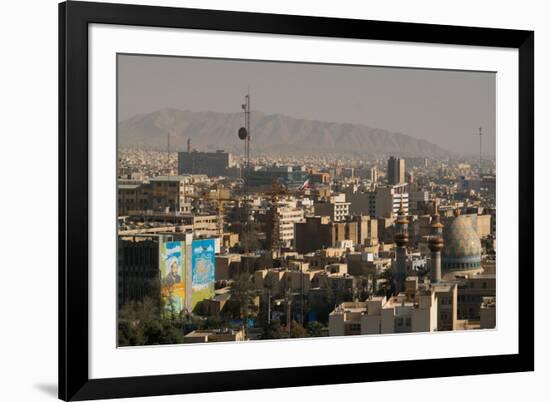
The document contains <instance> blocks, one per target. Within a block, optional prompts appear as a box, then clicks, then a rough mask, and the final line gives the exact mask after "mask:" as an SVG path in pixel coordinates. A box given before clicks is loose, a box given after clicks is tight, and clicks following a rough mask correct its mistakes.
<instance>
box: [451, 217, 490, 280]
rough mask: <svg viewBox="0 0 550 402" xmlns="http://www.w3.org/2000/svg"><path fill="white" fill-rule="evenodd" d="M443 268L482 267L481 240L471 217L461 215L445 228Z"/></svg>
mask: <svg viewBox="0 0 550 402" xmlns="http://www.w3.org/2000/svg"><path fill="white" fill-rule="evenodd" d="M443 240H444V246H443V251H442V253H441V268H442V269H443V270H447V271H462V270H471V269H477V268H480V267H481V242H480V241H479V236H478V235H477V233H476V231H475V229H474V228H473V227H472V223H471V221H470V219H469V218H468V217H466V216H463V215H459V216H457V217H455V218H454V219H453V221H452V222H451V224H450V225H448V226H446V227H445V228H444V230H443Z"/></svg>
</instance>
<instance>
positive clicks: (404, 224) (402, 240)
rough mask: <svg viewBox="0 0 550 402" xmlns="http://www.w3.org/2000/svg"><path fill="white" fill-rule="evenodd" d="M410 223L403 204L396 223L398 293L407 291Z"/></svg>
mask: <svg viewBox="0 0 550 402" xmlns="http://www.w3.org/2000/svg"><path fill="white" fill-rule="evenodd" d="M408 226H409V221H408V220H407V215H406V214H405V209H404V208H403V202H401V207H400V208H399V214H398V216H397V220H396V221H395V244H396V246H397V247H396V248H395V270H394V276H395V290H396V292H397V293H400V292H403V291H404V290H405V277H406V276H407V243H408V242H409V230H408Z"/></svg>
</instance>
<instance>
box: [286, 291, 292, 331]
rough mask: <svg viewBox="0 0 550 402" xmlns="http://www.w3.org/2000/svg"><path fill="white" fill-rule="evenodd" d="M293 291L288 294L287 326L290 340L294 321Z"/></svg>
mask: <svg viewBox="0 0 550 402" xmlns="http://www.w3.org/2000/svg"><path fill="white" fill-rule="evenodd" d="M291 317H292V291H291V289H288V290H287V293H286V325H287V327H288V337H289V338H290V333H291V330H292V328H291V325H290V323H291V321H292V318H291Z"/></svg>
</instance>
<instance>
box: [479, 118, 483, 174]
mask: <svg viewBox="0 0 550 402" xmlns="http://www.w3.org/2000/svg"><path fill="white" fill-rule="evenodd" d="M482 137H483V132H482V131H481V127H480V128H479V180H480V185H481V177H482V175H483V169H482V167H481V162H482V159H481V139H482Z"/></svg>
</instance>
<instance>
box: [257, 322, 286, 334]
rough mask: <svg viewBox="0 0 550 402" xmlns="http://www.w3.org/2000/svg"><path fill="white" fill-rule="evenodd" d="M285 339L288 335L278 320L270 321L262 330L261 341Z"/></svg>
mask: <svg viewBox="0 0 550 402" xmlns="http://www.w3.org/2000/svg"><path fill="white" fill-rule="evenodd" d="M287 337H288V333H287V332H286V331H285V329H284V327H283V326H282V325H281V322H280V321H279V320H274V321H271V322H270V323H269V324H266V325H265V327H264V328H263V333H262V339H282V338H287Z"/></svg>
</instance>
